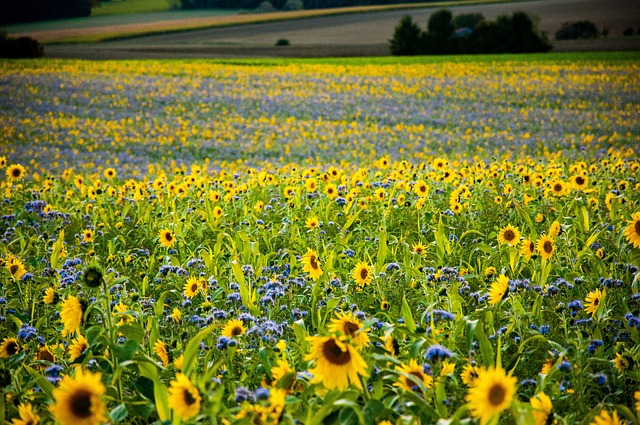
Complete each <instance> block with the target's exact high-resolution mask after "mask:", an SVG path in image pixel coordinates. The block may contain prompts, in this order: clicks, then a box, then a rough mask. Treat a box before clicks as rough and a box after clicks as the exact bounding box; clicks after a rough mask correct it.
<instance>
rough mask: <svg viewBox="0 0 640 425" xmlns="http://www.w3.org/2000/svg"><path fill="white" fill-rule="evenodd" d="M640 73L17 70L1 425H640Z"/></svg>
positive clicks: (421, 65)
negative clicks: (32, 423)
mask: <svg viewBox="0 0 640 425" xmlns="http://www.w3.org/2000/svg"><path fill="white" fill-rule="evenodd" d="M639 59H640V57H639V56H638V54H637V53H609V54H605V53H598V54H580V55H579V54H549V55H528V56H527V55H502V56H478V57H464V56H462V57H444V58H428V57H422V58H379V59H331V60H328V59H327V60H276V59H269V60H234V61H204V60H188V61H182V60H171V61H127V62H119V61H100V62H97V61H95V62H94V61H72V60H41V61H4V62H0V166H1V167H2V170H1V171H2V176H1V177H0V179H1V180H0V184H1V187H0V189H1V190H2V194H3V201H2V220H1V221H0V246H1V247H2V251H1V252H0V257H1V258H2V260H1V262H2V268H1V269H0V282H2V283H1V285H0V318H1V320H0V336H1V338H0V381H1V382H2V384H3V386H4V390H3V391H4V395H5V397H4V398H2V403H3V404H2V405H1V406H0V407H2V409H1V412H0V422H3V421H7V422H8V421H13V423H16V424H17V423H26V421H27V419H29V418H31V419H33V418H36V417H37V418H39V420H40V421H41V423H49V422H51V421H52V420H53V419H54V418H55V419H56V420H57V421H58V422H59V423H62V424H71V423H79V421H80V420H84V421H86V422H84V423H87V424H89V423H90V424H98V423H104V422H112V423H148V422H156V421H157V422H158V423H160V422H161V421H169V422H171V421H172V422H173V423H181V422H184V423H265V424H266V423H291V424H292V423H296V421H299V423H305V424H311V423H313V424H315V423H318V424H319V423H336V424H337V423H344V424H358V423H362V424H364V423H366V424H414V423H415V424H418V423H434V422H436V421H437V420H438V419H448V420H450V421H451V423H476V422H477V423H483V424H484V423H492V424H496V423H514V424H524V423H536V424H544V423H550V421H552V420H556V421H557V423H566V424H571V423H579V422H583V423H586V424H590V423H611V424H614V423H623V422H621V421H627V420H628V421H631V423H638V422H639V418H638V415H640V413H639V410H640V373H639V369H638V363H640V351H639V348H638V347H640V344H639V342H640V341H639V334H638V329H639V328H640V295H638V293H639V291H638V276H639V272H638V270H639V268H640V186H639V185H640V183H639V182H638V175H639V174H640V173H639V170H640V162H639V161H638V158H639V156H640V151H639V146H640V127H639V126H638V122H640V87H639V81H640V79H639V78H638V76H639V73H640V66H639ZM87 406H88V407H87ZM19 420H22V421H23V422H19Z"/></svg>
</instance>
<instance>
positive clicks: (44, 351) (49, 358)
mask: <svg viewBox="0 0 640 425" xmlns="http://www.w3.org/2000/svg"><path fill="white" fill-rule="evenodd" d="M54 347H55V346H54ZM54 347H50V346H48V345H45V346H43V347H39V348H38V352H37V353H36V361H45V362H49V363H55V361H56V356H55V355H54V354H53V352H54V351H55V350H54Z"/></svg>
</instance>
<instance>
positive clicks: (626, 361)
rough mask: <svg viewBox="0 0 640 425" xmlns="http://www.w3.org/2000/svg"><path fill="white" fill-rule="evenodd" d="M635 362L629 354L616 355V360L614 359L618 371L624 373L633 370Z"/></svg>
mask: <svg viewBox="0 0 640 425" xmlns="http://www.w3.org/2000/svg"><path fill="white" fill-rule="evenodd" d="M634 364H635V362H634V361H633V358H632V357H631V356H630V355H628V354H626V353H625V354H620V353H616V358H615V359H613V365H614V366H615V367H616V369H618V372H624V371H625V370H629V369H632V368H633V366H634Z"/></svg>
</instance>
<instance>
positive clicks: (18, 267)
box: [5, 256, 27, 280]
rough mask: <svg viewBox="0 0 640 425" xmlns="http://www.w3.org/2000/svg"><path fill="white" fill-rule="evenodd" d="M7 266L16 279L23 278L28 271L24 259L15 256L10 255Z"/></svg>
mask: <svg viewBox="0 0 640 425" xmlns="http://www.w3.org/2000/svg"><path fill="white" fill-rule="evenodd" d="M5 267H6V268H7V270H9V273H10V274H11V277H12V278H13V279H15V280H20V279H22V276H24V275H25V274H26V273H27V270H26V269H25V268H24V264H22V261H20V260H19V259H18V258H16V257H14V256H10V257H9V259H8V260H7V262H6V265H5Z"/></svg>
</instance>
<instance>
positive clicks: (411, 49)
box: [389, 15, 422, 55]
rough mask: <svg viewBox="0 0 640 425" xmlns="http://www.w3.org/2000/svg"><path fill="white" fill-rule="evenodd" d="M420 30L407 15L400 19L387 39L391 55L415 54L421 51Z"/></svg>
mask: <svg viewBox="0 0 640 425" xmlns="http://www.w3.org/2000/svg"><path fill="white" fill-rule="evenodd" d="M421 32H422V31H421V30H420V27H418V25H417V24H416V23H415V22H414V21H413V18H411V16H409V15H405V16H403V17H402V19H400V23H398V25H397V26H396V28H395V31H394V32H393V38H392V39H391V40H389V43H390V45H389V48H390V49H391V54H392V55H417V54H419V53H420V52H421V50H422V49H421V47H420V43H421V37H420V34H421Z"/></svg>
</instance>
